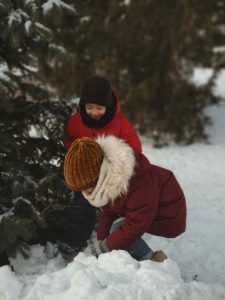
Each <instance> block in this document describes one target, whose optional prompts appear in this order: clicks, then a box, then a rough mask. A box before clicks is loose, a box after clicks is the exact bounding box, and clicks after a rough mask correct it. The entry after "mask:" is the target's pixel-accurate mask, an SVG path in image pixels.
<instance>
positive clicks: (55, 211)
mask: <svg viewBox="0 0 225 300" xmlns="http://www.w3.org/2000/svg"><path fill="white" fill-rule="evenodd" d="M224 20H225V3H224V2H223V1H221V0H204V1H203V0H199V1H197V2H196V1H188V0H184V1H181V0H177V1H161V0H160V1H159V0H158V1H156V0H153V1H134V0H133V1H132V0H131V1H113V0H109V1H98V0H84V1H82V0H81V1H69V0H68V1H60V0H48V1H41V0H20V1H19V0H14V1H12V0H11V1H8V0H5V1H2V2H1V3H0V140H1V143H0V172H1V176H0V266H3V265H5V264H9V263H10V262H9V257H14V258H15V257H17V255H18V253H22V255H23V256H24V257H27V256H29V255H30V254H29V253H30V252H29V246H28V245H34V244H37V243H41V244H45V243H46V241H50V242H52V243H54V242H55V239H56V237H55V232H57V231H60V230H61V228H62V227H63V226H64V219H63V216H62V215H61V213H60V212H61V211H62V210H63V208H64V207H65V206H68V205H69V203H70V200H71V192H70V191H69V190H68V189H67V188H66V187H65V182H64V178H63V171H62V162H63V158H64V155H65V151H64V149H63V146H62V143H61V140H62V138H63V126H64V123H65V121H66V120H67V118H68V117H69V116H70V115H71V114H72V113H73V111H74V110H75V104H74V99H75V98H77V97H79V92H80V89H81V85H82V83H83V81H84V80H85V79H86V78H87V77H88V76H89V75H92V74H94V73H96V74H99V75H103V76H106V77H107V78H108V79H109V81H110V82H111V83H112V86H113V87H114V89H115V91H116V92H117V93H118V95H119V97H120V99H121V105H122V109H123V111H124V112H125V113H126V115H127V116H128V117H129V119H130V120H131V122H132V123H133V125H134V126H135V128H136V129H137V130H138V131H139V133H140V135H141V136H142V137H143V138H142V140H143V141H146V140H147V141H148V143H149V145H151V147H153V148H152V150H151V151H150V152H149V159H150V160H152V158H153V157H152V154H153V153H155V152H154V151H158V150H156V149H160V150H161V148H162V151H163V149H167V148H166V147H168V145H170V147H171V145H177V146H176V147H178V148H176V149H181V150H178V151H179V152H182V151H184V150H182V149H184V148H185V147H190V145H197V144H198V143H202V145H208V144H210V143H212V136H208V135H207V134H208V133H209V132H210V130H209V129H208V128H210V127H209V126H210V124H211V123H212V122H211V121H212V120H213V119H212V120H211V119H210V114H208V113H207V112H208V110H209V109H210V107H213V108H215V107H216V106H215V105H218V107H219V110H220V109H221V107H223V104H224V93H215V90H216V87H217V86H216V84H217V83H218V78H222V83H220V86H224V85H225V80H224V76H222V77H221V74H224V73H223V69H224V68H225V21H224ZM203 74H204V75H203ZM202 78H203V79H204V80H202V82H201V79H202ZM198 80H200V83H199V82H198ZM220 80H221V79H220ZM212 105H213V106H212ZM219 105H220V106H219ZM221 110H222V109H221ZM214 121H215V119H214ZM221 122H222V121H221ZM211 125H212V124H211ZM223 126H224V125H223ZM222 128H224V127H222ZM213 132H214V131H213ZM224 132H225V131H224V130H221V131H220V133H221V135H223V136H224ZM154 149H155V150H154ZM170 149H171V148H170ZM186 149H190V148H186ZM160 150H159V151H160ZM169 151H170V150H169ZM146 152H147V153H148V151H146ZM157 153H159V152H157ZM166 153H170V152H166ZM212 153H214V152H213V151H212ZM171 155H173V153H172V151H171ZM156 156H157V155H156ZM166 157H167V156H166ZM217 157H220V156H219V155H218V156H217ZM157 158H158V160H156V161H154V163H156V164H157V163H158V161H159V163H160V162H161V160H160V156H159V157H157ZM210 158H211V159H215V157H213V156H212V157H210ZM194 159H196V160H197V159H198V158H197V157H194ZM153 160H154V159H153ZM162 163H163V164H164V166H165V164H166V162H165V161H162ZM186 163H188V162H186ZM192 164H196V165H197V166H198V164H197V162H195V161H194V162H192ZM213 166H214V167H216V166H217V165H214V164H213ZM168 167H170V168H172V167H173V166H170V165H169V166H168ZM211 170H212V169H211ZM212 172H214V170H212ZM199 176H200V175H199ZM183 181H185V180H184V179H183ZM221 186H222V183H221ZM203 187H204V186H203ZM223 192H224V189H223ZM221 193H222V188H221ZM207 216H208V215H207ZM204 225H205V223H204ZM221 231H222V229H221ZM214 242H215V243H216V242H217V241H216V240H215V241H214ZM189 245H190V244H189ZM223 245H224V244H222V246H223ZM207 249H210V246H209V245H207ZM182 253H185V251H184V250H183V249H182ZM200 253H201V251H200ZM219 257H220V258H221V257H223V256H219ZM223 258H224V257H223ZM213 259H214V258H213ZM213 259H212V260H213ZM179 260H180V259H178V261H179ZM185 261H186V264H187V265H188V261H187V258H186V259H185ZM223 261H224V259H223ZM113 263H115V262H114V261H113ZM216 265H217V266H218V264H216ZM206 270H208V269H207V268H206ZM220 274H221V273H220ZM221 276H222V275H221ZM185 279H186V280H191V279H193V277H192V275H191V276H190V277H188V276H187V277H186V278H185ZM207 280H208V279H207ZM207 280H206V281H207ZM209 282H211V281H210V280H209ZM212 282H213V283H214V281H212ZM221 282H222V283H224V282H225V281H224V279H222V280H221ZM0 299H1V292H0ZM37 299H38V298H37ZM49 299H50V298H49ZM136 299H137V298H136ZM140 299H142V298H140ZM143 299H144V298H143ZM146 299H147V298H146ZM168 299H170V298H168ZM174 299H175V298H174ZM178 299H179V298H178ZM221 299H222V298H221Z"/></svg>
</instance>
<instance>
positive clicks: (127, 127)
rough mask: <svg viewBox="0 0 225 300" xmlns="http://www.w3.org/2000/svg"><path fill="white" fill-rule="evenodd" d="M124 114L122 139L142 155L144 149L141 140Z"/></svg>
mask: <svg viewBox="0 0 225 300" xmlns="http://www.w3.org/2000/svg"><path fill="white" fill-rule="evenodd" d="M121 114H122V125H121V132H120V138H122V139H123V140H124V141H125V142H127V143H128V144H129V145H130V146H131V148H133V149H134V150H135V151H137V152H139V153H141V152H142V147H141V142H140V139H139V137H138V135H137V133H136V131H135V130H134V128H133V126H132V125H131V123H130V122H129V120H128V119H127V117H126V116H125V115H124V114H123V113H121Z"/></svg>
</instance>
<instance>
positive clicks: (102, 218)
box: [97, 210, 117, 240]
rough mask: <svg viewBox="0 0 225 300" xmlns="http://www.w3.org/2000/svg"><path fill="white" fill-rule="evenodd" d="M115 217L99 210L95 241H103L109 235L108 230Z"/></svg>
mask: <svg viewBox="0 0 225 300" xmlns="http://www.w3.org/2000/svg"><path fill="white" fill-rule="evenodd" d="M116 218H117V216H116V215H113V214H112V213H110V212H106V211H103V210H101V211H100V214H99V217H98V225H97V239H98V240H104V239H105V238H107V236H108V235H109V233H110V228H111V226H112V223H113V222H114V220H116Z"/></svg>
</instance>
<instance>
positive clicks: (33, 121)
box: [0, 0, 75, 263]
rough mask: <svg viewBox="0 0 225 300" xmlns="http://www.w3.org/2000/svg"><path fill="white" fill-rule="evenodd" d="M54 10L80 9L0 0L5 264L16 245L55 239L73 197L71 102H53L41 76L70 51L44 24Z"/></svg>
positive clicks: (56, 0)
mask: <svg viewBox="0 0 225 300" xmlns="http://www.w3.org/2000/svg"><path fill="white" fill-rule="evenodd" d="M52 13H54V14H55V15H56V16H57V19H59V18H64V17H67V16H71V15H73V16H74V14H75V10H74V9H73V8H72V7H71V6H69V5H67V4H66V3H64V2H62V1H60V0H51V1H38V0H37V1H35V0H24V1H4V3H0V120H1V121H0V139H1V143H0V170H1V178H0V182H1V185H0V262H1V263H4V260H5V258H6V257H7V256H13V255H15V254H16V252H17V251H18V250H20V251H21V252H22V254H23V255H26V254H27V250H28V247H27V244H26V243H27V242H32V241H46V240H47V239H48V240H54V234H53V233H54V228H56V227H57V226H58V227H57V228H60V226H61V227H62V224H61V223H60V222H61V220H60V219H57V218H56V220H54V218H53V217H52V213H53V212H54V213H55V212H56V214H57V212H58V211H60V210H62V209H63V207H64V206H65V205H69V201H70V191H69V190H67V189H66V187H65V182H64V179H63V172H62V163H61V162H62V159H63V156H64V152H63V147H62V145H61V144H60V139H61V136H62V132H63V124H64V122H65V120H66V119H67V118H68V116H69V115H70V114H71V112H72V107H71V105H69V104H67V103H65V102H63V101H62V102H59V101H53V100H54V98H53V96H54V97H55V94H54V90H53V89H51V88H50V86H49V85H48V84H46V82H45V81H44V80H43V78H42V76H41V74H40V65H41V62H42V63H43V61H44V63H45V64H46V65H48V66H49V68H51V65H53V64H54V61H56V60H58V61H62V59H63V58H64V57H65V56H68V55H69V54H68V52H67V51H66V50H65V49H64V48H63V47H62V46H61V45H60V43H57V42H56V38H55V33H54V30H56V28H57V27H55V28H54V30H52V29H50V28H49V27H48V26H46V18H47V19H48V18H49V17H50V16H51V14H52ZM53 221H54V224H53ZM57 222H58V224H56V223H57ZM54 226H55V227H54ZM41 228H45V230H44V231H41ZM50 228H51V232H50ZM43 233H45V235H46V236H44V235H43ZM48 233H49V234H48Z"/></svg>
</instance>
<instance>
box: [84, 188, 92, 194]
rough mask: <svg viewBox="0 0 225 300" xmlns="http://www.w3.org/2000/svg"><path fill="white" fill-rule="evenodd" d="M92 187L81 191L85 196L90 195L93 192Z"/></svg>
mask: <svg viewBox="0 0 225 300" xmlns="http://www.w3.org/2000/svg"><path fill="white" fill-rule="evenodd" d="M94 189H95V188H94V187H91V188H88V189H86V190H83V192H85V193H86V194H88V195H90V194H91V193H92V192H93V191H94Z"/></svg>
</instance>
